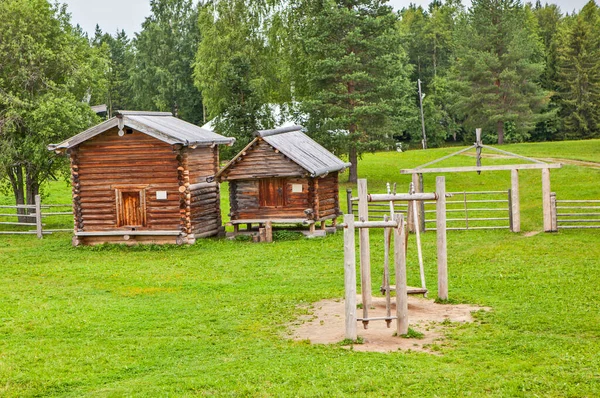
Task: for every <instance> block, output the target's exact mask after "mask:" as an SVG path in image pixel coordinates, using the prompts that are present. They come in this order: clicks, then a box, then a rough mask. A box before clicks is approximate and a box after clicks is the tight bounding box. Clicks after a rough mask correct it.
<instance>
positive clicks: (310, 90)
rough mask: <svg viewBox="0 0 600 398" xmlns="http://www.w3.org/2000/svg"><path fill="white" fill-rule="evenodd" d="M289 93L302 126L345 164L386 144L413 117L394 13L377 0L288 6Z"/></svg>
mask: <svg viewBox="0 0 600 398" xmlns="http://www.w3.org/2000/svg"><path fill="white" fill-rule="evenodd" d="M292 7H293V8H292V10H291V13H290V14H291V16H292V18H293V19H291V20H290V27H291V30H292V32H293V33H294V35H292V36H290V39H291V40H293V43H292V44H291V45H292V46H293V47H292V54H293V57H292V62H293V63H292V71H293V72H292V73H293V76H294V79H293V87H294V95H295V98H296V99H297V100H298V101H299V102H300V104H301V109H302V110H303V111H304V113H305V114H306V115H307V116H308V127H309V131H311V132H316V134H315V137H316V138H317V140H318V141H320V142H322V143H324V144H325V145H326V146H328V147H329V148H331V149H333V150H334V151H335V152H337V153H338V154H348V157H349V161H350V162H351V163H352V167H351V169H350V176H349V181H356V178H357V160H358V156H359V154H360V153H362V152H364V151H373V150H377V149H384V148H389V147H390V145H391V144H392V143H393V134H394V132H396V131H398V129H402V128H403V127H405V126H406V123H405V122H406V120H407V119H409V118H410V117H411V116H412V117H413V119H414V116H415V110H416V109H415V107H414V106H411V101H410V94H411V91H412V88H411V86H410V84H409V80H408V74H409V68H407V66H406V62H405V54H404V52H403V50H402V48H401V47H400V36H399V34H398V31H397V30H396V21H397V16H396V14H395V13H393V11H392V9H391V8H390V7H389V6H388V5H386V4H385V2H382V1H372V0H338V1H332V0H305V1H298V2H296V3H295V4H294V5H293V6H292Z"/></svg>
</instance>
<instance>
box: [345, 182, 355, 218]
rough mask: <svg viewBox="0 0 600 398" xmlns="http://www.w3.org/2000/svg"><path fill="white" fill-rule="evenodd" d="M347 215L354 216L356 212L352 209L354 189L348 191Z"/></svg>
mask: <svg viewBox="0 0 600 398" xmlns="http://www.w3.org/2000/svg"><path fill="white" fill-rule="evenodd" d="M346 207H347V209H348V210H347V211H346V214H354V210H353V209H352V189H350V188H348V189H346Z"/></svg>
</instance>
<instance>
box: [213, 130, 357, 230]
mask: <svg viewBox="0 0 600 398" xmlns="http://www.w3.org/2000/svg"><path fill="white" fill-rule="evenodd" d="M255 135H256V137H255V138H254V139H253V140H252V142H250V144H248V146H246V147H245V148H244V149H243V150H242V151H241V152H240V153H238V154H237V155H236V156H235V157H234V158H233V159H232V160H231V161H230V162H229V163H227V164H226V165H225V166H224V167H223V168H222V169H221V170H220V171H219V172H218V173H217V175H216V179H217V181H219V182H222V181H227V182H229V198H230V206H231V210H230V213H229V216H230V218H231V223H232V224H233V226H234V231H235V232H238V231H239V230H238V228H239V227H238V226H239V225H240V224H246V225H247V229H251V228H252V224H259V225H264V224H266V223H267V222H269V223H280V224H296V223H303V224H308V225H310V231H311V232H314V228H315V223H317V222H319V223H321V225H320V226H321V228H322V229H324V228H325V222H326V221H327V220H333V223H334V224H335V220H336V218H337V217H338V216H339V215H340V214H341V211H340V203H339V195H338V173H339V172H340V171H343V170H344V169H346V168H347V167H349V166H350V163H345V162H343V161H342V160H340V159H339V158H337V157H336V156H335V155H333V154H332V153H331V152H329V151H328V150H326V149H325V148H323V147H322V146H321V145H319V144H318V143H317V142H315V141H314V140H312V139H311V138H310V137H308V136H307V135H306V134H304V133H303V132H302V127H301V126H291V127H285V128H279V129H274V130H262V131H257V132H256V134H255Z"/></svg>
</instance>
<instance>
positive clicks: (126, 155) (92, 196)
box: [71, 128, 180, 231]
mask: <svg viewBox="0 0 600 398" xmlns="http://www.w3.org/2000/svg"><path fill="white" fill-rule="evenodd" d="M117 132H118V129H117V128H113V129H110V130H108V131H106V132H104V133H102V134H100V135H98V136H96V137H94V138H92V139H90V140H88V141H86V142H83V143H82V144H80V145H79V146H78V147H77V148H76V150H72V151H71V164H72V169H73V173H75V170H76V172H77V174H73V192H74V196H75V195H76V194H77V193H78V195H79V196H78V197H77V198H76V199H77V202H76V203H77V205H76V206H75V218H76V224H77V225H76V227H77V229H78V230H79V231H102V230H113V229H117V228H116V225H117V219H116V201H115V189H117V188H126V187H128V186H132V187H137V188H140V187H144V189H145V190H146V216H147V223H146V227H140V228H139V229H140V230H152V229H154V230H177V229H180V213H179V210H180V194H179V191H178V188H179V184H178V181H177V176H176V170H177V167H178V166H179V162H178V160H177V153H175V152H174V151H173V148H172V146H171V145H168V144H166V143H163V142H162V141H159V140H157V139H155V138H152V137H149V136H147V135H145V134H143V133H139V132H137V131H134V132H133V133H132V134H125V135H124V136H123V137H119V136H118V134H117ZM75 167H76V168H75ZM76 191H77V193H76ZM157 191H166V192H167V200H157V199H156V192H157ZM125 229H129V228H125Z"/></svg>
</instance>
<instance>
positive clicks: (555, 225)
mask: <svg viewBox="0 0 600 398" xmlns="http://www.w3.org/2000/svg"><path fill="white" fill-rule="evenodd" d="M550 210H551V211H552V217H551V221H552V232H558V222H557V214H556V213H557V210H556V192H551V193H550Z"/></svg>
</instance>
